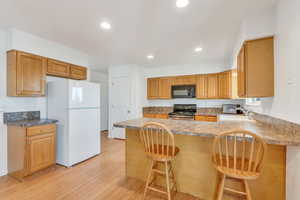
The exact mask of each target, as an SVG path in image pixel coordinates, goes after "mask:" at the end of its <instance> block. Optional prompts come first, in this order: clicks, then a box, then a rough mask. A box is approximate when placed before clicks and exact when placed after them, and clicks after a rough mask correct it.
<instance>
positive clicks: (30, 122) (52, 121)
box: [6, 119, 58, 127]
mask: <svg viewBox="0 0 300 200" xmlns="http://www.w3.org/2000/svg"><path fill="white" fill-rule="evenodd" d="M57 122H58V120H55V119H33V120H19V121H11V122H7V123H6V124H7V125H8V126H21V127H32V126H40V125H46V124H55V123H57Z"/></svg>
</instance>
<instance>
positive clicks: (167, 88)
mask: <svg viewBox="0 0 300 200" xmlns="http://www.w3.org/2000/svg"><path fill="white" fill-rule="evenodd" d="M171 84H172V79H171V78H168V77H166V78H159V84H158V89H159V94H158V98H159V99H171Z"/></svg>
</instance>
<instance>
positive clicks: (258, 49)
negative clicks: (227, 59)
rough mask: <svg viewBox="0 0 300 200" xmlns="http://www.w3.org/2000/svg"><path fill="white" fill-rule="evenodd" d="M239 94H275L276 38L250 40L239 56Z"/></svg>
mask: <svg viewBox="0 0 300 200" xmlns="http://www.w3.org/2000/svg"><path fill="white" fill-rule="evenodd" d="M237 63H238V68H237V72H238V96H239V97H244V98H247V97H272V96H274V38H273V37H266V38H260V39H256V40H249V41H246V42H245V43H244V45H243V46H242V48H241V50H240V52H239V55H238V58H237Z"/></svg>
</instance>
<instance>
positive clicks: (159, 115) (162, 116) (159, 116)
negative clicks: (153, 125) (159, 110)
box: [156, 114, 169, 119]
mask: <svg viewBox="0 0 300 200" xmlns="http://www.w3.org/2000/svg"><path fill="white" fill-rule="evenodd" d="M156 118H159V119H168V118H169V116H168V114H156Z"/></svg>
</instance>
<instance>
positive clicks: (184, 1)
mask: <svg viewBox="0 0 300 200" xmlns="http://www.w3.org/2000/svg"><path fill="white" fill-rule="evenodd" d="M189 3H190V2H189V0H177V1H176V6H177V8H184V7H186V6H187V5H189Z"/></svg>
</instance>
